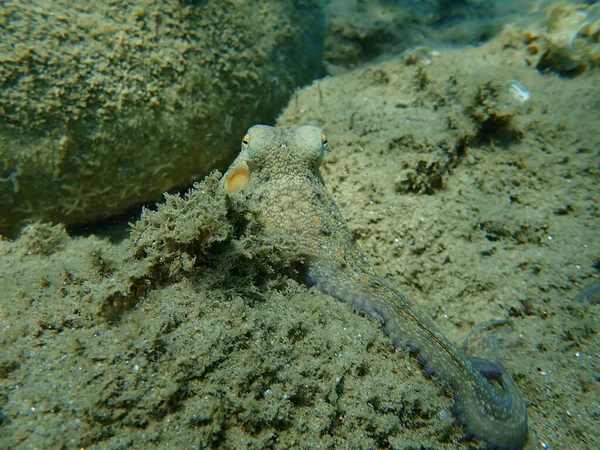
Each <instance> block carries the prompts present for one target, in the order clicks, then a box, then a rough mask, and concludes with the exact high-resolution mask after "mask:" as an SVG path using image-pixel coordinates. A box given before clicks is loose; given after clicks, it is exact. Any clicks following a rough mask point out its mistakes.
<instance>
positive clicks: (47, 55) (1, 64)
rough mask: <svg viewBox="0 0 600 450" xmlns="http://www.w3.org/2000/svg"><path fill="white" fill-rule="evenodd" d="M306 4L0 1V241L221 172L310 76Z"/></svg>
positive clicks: (314, 13)
mask: <svg viewBox="0 0 600 450" xmlns="http://www.w3.org/2000/svg"><path fill="white" fill-rule="evenodd" d="M323 28H324V20H323V16H322V12H321V9H320V7H319V4H318V2H317V1H305V2H301V4H299V3H298V2H294V1H292V0H286V1H279V0H277V1H275V0H271V1H265V2H260V6H257V4H256V3H255V2H245V1H238V2H232V1H228V2H222V1H216V0H215V1H203V2H184V1H177V0H167V1H163V2H153V1H150V0H139V1H136V2H128V1H125V0H121V1H108V0H103V1H99V2H86V1H82V0H79V1H67V0H57V1H52V2H49V1H48V2H47V5H45V4H43V2H19V1H7V2H3V4H2V8H1V9H0V233H4V234H11V233H13V232H15V231H16V230H17V229H18V227H19V226H21V225H22V224H23V223H25V222H27V221H32V220H38V219H43V220H51V221H57V222H62V223H65V224H74V223H81V222H84V221H91V220H95V219H98V218H101V217H106V216H107V215H111V214H114V213H118V212H121V211H123V210H124V209H126V208H128V207H130V206H132V205H134V204H139V203H140V202H144V201H148V200H151V199H156V198H157V197H158V196H159V194H160V193H162V192H164V191H165V190H169V189H173V188H177V187H182V186H185V185H188V184H189V183H190V181H191V180H194V179H198V178H199V177H201V176H202V175H203V174H205V173H207V172H208V171H209V170H211V169H213V168H215V167H219V166H225V165H226V164H227V161H228V159H230V158H231V157H233V156H234V155H235V153H237V151H238V140H239V133H240V131H239V130H244V129H246V128H247V127H248V126H249V125H251V124H253V123H256V122H270V121H273V119H274V117H275V116H276V115H277V113H278V112H279V110H280V109H281V107H282V106H283V105H284V103H285V102H286V101H287V100H288V97H289V94H290V93H291V92H292V91H293V90H294V88H295V87H296V86H298V85H301V84H304V83H307V82H309V81H310V80H311V79H312V78H313V77H314V76H316V75H317V74H319V72H320V70H321V69H320V68H321V59H322V46H323V43H322V42H323V34H324V31H323Z"/></svg>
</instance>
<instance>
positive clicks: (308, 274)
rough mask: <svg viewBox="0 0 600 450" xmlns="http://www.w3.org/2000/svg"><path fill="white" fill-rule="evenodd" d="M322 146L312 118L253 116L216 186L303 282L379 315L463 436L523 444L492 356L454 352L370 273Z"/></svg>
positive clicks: (521, 426) (516, 410)
mask: <svg viewBox="0 0 600 450" xmlns="http://www.w3.org/2000/svg"><path fill="white" fill-rule="evenodd" d="M327 151H328V141H327V138H326V136H325V134H324V133H323V131H322V130H321V128H319V127H316V126H301V127H296V128H273V127H269V126H265V125H255V126H253V127H251V128H250V129H249V130H248V132H247V134H246V135H245V136H244V138H243V139H242V142H241V151H240V153H239V155H238V156H237V158H236V159H235V160H234V162H233V163H232V164H231V166H230V167H229V169H228V170H227V171H226V173H225V174H224V176H223V178H222V183H223V187H224V188H225V190H226V191H227V192H229V193H230V195H244V196H245V198H246V200H247V201H249V202H252V204H253V209H255V210H256V214H257V216H258V220H259V221H260V222H261V224H262V229H263V230H264V232H265V233H268V234H269V235H270V236H272V237H273V238H276V239H284V240H286V242H288V243H290V245H292V246H293V248H294V254H297V255H298V258H299V262H300V263H301V264H302V266H303V268H304V271H305V279H306V281H307V283H308V284H309V285H314V286H316V287H317V288H318V289H319V290H320V291H321V292H323V293H325V294H328V295H331V296H333V297H336V298H337V299H340V300H342V301H345V302H348V303H350V304H352V305H354V307H355V308H356V309H357V310H358V311H359V312H362V313H364V314H366V315H369V316H372V317H374V318H376V319H378V320H379V321H380V322H381V324H382V327H383V330H384V332H385V333H386V334H387V335H388V336H389V337H390V338H391V339H392V341H393V343H394V345H395V346H396V347H408V349H409V350H410V352H412V353H415V354H417V355H418V360H419V362H420V363H421V364H422V365H423V366H424V369H425V371H426V372H427V374H431V375H434V376H436V377H437V378H438V379H440V380H441V381H442V383H444V384H446V385H447V386H449V387H450V389H451V390H452V392H453V394H454V406H453V408H452V411H453V413H454V415H455V416H456V418H457V422H458V423H459V424H460V425H463V426H464V427H465V428H466V437H468V438H478V439H481V440H483V441H485V442H486V443H487V445H488V447H489V448H495V449H504V450H512V449H520V448H522V447H523V446H524V445H525V443H526V442H527V409H526V406H525V401H524V398H523V395H522V393H521V391H520V390H519V388H518V386H517V384H516V382H515V381H514V380H513V379H512V377H511V376H510V375H509V374H508V372H507V371H506V370H505V369H504V368H503V367H502V366H500V365H499V364H497V363H494V362H491V361H488V360H486V359H483V358H478V357H474V356H466V355H464V354H462V353H461V351H459V349H458V348H457V347H456V346H455V345H454V344H452V343H451V342H450V341H449V340H448V339H447V338H446V337H445V336H444V335H443V334H442V333H441V332H440V331H439V330H438V329H437V327H436V326H435V324H434V322H433V321H432V319H431V318H430V317H429V316H428V315H427V314H425V313H424V312H423V311H421V310H420V309H419V308H418V307H417V306H416V305H415V304H414V303H412V302H411V301H409V299H408V298H407V297H406V296H404V295H403V294H402V293H400V292H399V291H398V290H397V289H395V288H394V287H393V286H392V285H391V284H390V283H388V282H387V281H386V280H385V279H383V278H381V277H379V276H378V275H377V274H376V273H375V270H374V267H373V265H372V264H371V263H370V262H369V260H368V259H367V257H366V255H365V254H364V253H363V251H362V250H361V249H360V248H359V246H358V244H357V243H356V240H355V238H354V236H353V234H352V232H351V231H350V230H349V229H348V227H347V226H346V224H345V222H344V220H343V219H342V215H341V213H340V210H339V208H338V206H337V205H336V203H335V202H334V200H333V198H332V196H331V195H330V194H329V192H328V191H327V188H326V186H325V184H324V183H323V180H322V178H321V176H320V172H319V167H320V164H321V162H322V160H323V158H324V156H325V154H326V152H327Z"/></svg>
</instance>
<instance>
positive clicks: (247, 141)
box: [242, 134, 250, 150]
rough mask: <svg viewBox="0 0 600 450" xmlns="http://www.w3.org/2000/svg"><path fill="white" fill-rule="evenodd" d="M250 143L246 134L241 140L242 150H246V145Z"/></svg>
mask: <svg viewBox="0 0 600 450" xmlns="http://www.w3.org/2000/svg"><path fill="white" fill-rule="evenodd" d="M249 143H250V135H249V134H247V135H246V136H244V138H243V139H242V150H246V149H247V148H248V144H249Z"/></svg>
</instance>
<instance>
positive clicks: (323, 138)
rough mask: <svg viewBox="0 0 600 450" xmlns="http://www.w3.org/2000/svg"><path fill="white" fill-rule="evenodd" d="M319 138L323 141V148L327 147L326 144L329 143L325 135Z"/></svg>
mask: <svg viewBox="0 0 600 450" xmlns="http://www.w3.org/2000/svg"><path fill="white" fill-rule="evenodd" d="M321 140H322V141H323V148H327V146H328V145H329V142H328V141H327V136H325V135H323V136H321Z"/></svg>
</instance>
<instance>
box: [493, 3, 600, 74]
mask: <svg viewBox="0 0 600 450" xmlns="http://www.w3.org/2000/svg"><path fill="white" fill-rule="evenodd" d="M502 37H503V41H504V45H505V46H506V47H514V48H523V47H524V48H525V50H526V52H527V55H526V60H527V62H528V63H529V64H530V65H532V66H535V67H537V68H538V69H539V70H552V71H555V72H558V73H560V74H563V75H570V76H572V75H578V74H580V73H582V72H585V71H586V70H589V69H592V68H594V67H598V65H600V4H593V5H565V4H556V5H552V6H549V7H548V8H546V9H545V11H544V18H543V19H542V20H541V21H539V22H538V23H536V24H534V25H532V26H529V27H527V28H526V29H524V30H519V29H517V28H515V27H512V26H508V27H506V29H505V31H504V33H503V36H502Z"/></svg>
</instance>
